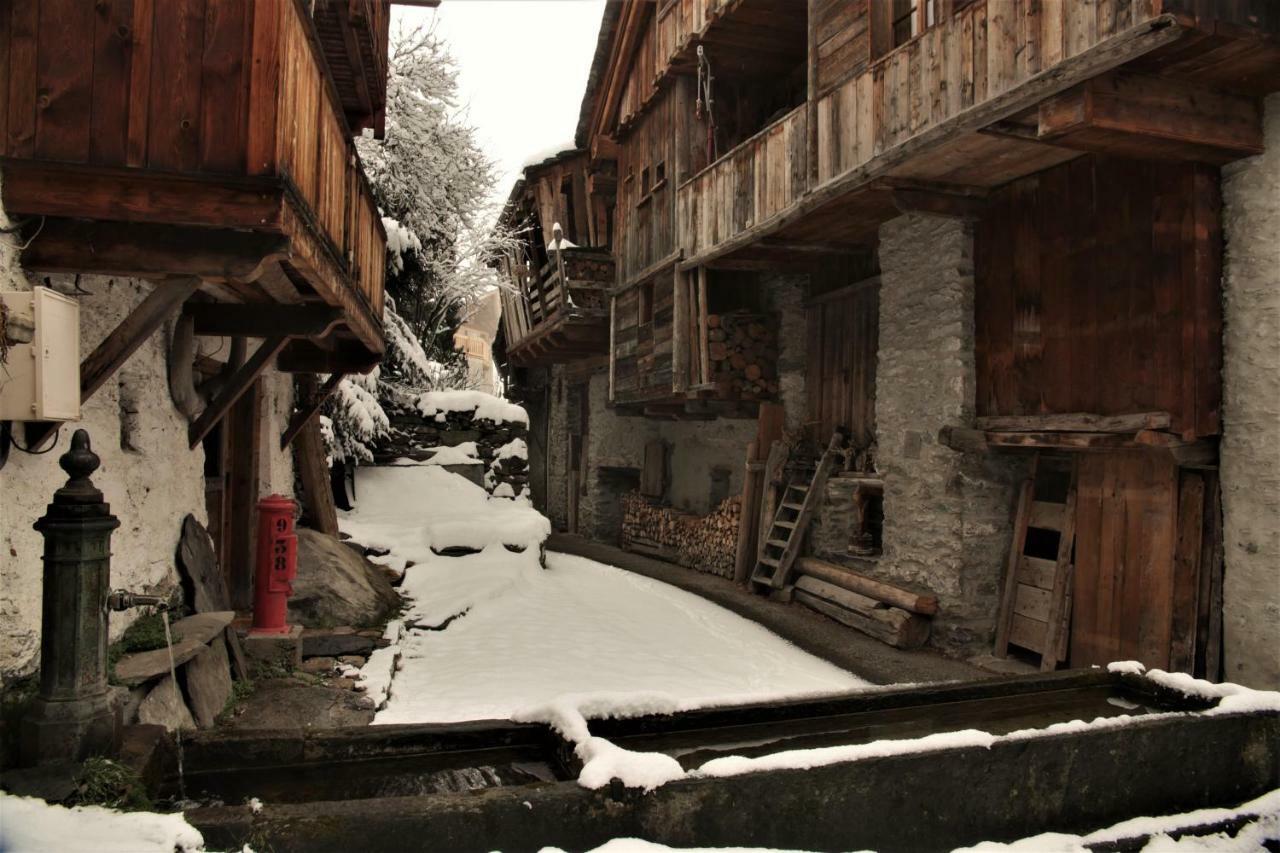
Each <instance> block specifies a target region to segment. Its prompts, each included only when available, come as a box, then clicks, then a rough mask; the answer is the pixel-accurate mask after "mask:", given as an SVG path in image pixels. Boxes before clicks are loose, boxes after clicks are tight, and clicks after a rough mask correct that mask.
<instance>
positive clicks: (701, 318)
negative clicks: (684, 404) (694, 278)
mask: <svg viewBox="0 0 1280 853" xmlns="http://www.w3.org/2000/svg"><path fill="white" fill-rule="evenodd" d="M708 331H709V330H708V328H707V268H706V267H698V365H699V368H698V384H699V385H705V384H707V383H708V382H710V381H711V350H710V349H709V342H708V341H707V332H708Z"/></svg>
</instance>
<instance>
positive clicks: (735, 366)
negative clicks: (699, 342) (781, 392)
mask: <svg viewBox="0 0 1280 853" xmlns="http://www.w3.org/2000/svg"><path fill="white" fill-rule="evenodd" d="M707 351H708V355H709V357H710V362H711V381H712V382H714V383H715V385H716V394H717V395H718V396H719V397H721V398H723V399H727V400H737V399H747V400H759V399H767V398H771V397H776V396H777V394H778V336H777V333H776V332H775V331H774V323H772V322H771V321H770V319H769V318H768V317H766V316H764V315H762V314H708V315H707Z"/></svg>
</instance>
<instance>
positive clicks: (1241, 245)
mask: <svg viewBox="0 0 1280 853" xmlns="http://www.w3.org/2000/svg"><path fill="white" fill-rule="evenodd" d="M1265 107H1266V117H1265V133H1266V146H1267V148H1266V152H1265V153H1263V154H1260V155H1258V156H1257V157H1250V158H1248V159H1247V160H1241V161H1239V162H1237V163H1233V164H1231V165H1229V166H1226V167H1224V168H1223V170H1222V196H1223V233H1224V236H1225V242H1226V249H1225V256H1224V258H1223V281H1222V289H1223V295H1224V298H1225V311H1224V327H1225V329H1224V342H1223V343H1224V359H1223V364H1224V368H1223V374H1224V375H1223V385H1224V387H1223V392H1224V400H1223V409H1222V421H1223V436H1222V450H1221V472H1222V507H1223V542H1224V552H1225V553H1224V569H1223V631H1224V638H1223V641H1224V654H1225V658H1226V666H1225V669H1224V671H1223V677H1224V679H1225V680H1228V681H1238V682H1240V683H1243V684H1247V685H1249V686H1251V687H1259V688H1267V689H1271V690H1276V689H1280V642H1277V630H1276V629H1277V625H1280V521H1277V519H1280V95H1271V96H1270V97H1269V98H1267V100H1266V103H1265Z"/></svg>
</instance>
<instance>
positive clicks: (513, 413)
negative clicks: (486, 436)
mask: <svg viewBox="0 0 1280 853" xmlns="http://www.w3.org/2000/svg"><path fill="white" fill-rule="evenodd" d="M418 411H420V412H422V415H423V417H428V418H432V417H434V418H437V420H439V417H438V416H440V415H443V414H444V413H445V412H475V418H476V420H487V421H493V422H494V423H502V422H504V421H505V422H507V423H515V424H525V425H528V423H529V415H528V414H526V413H525V410H524V409H522V408H520V407H519V406H517V405H516V404H515V403H509V402H507V401H506V400H504V399H502V398H501V397H495V396H493V395H492V394H486V393H484V392H483V391H428V392H427V393H425V394H423V395H422V396H421V397H419V398H418Z"/></svg>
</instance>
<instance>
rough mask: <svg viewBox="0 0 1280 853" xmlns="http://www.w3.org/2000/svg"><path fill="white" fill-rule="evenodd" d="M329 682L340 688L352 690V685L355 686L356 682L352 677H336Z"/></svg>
mask: <svg viewBox="0 0 1280 853" xmlns="http://www.w3.org/2000/svg"><path fill="white" fill-rule="evenodd" d="M329 683H330V684H331V685H332V686H334V687H337V688H340V689H342V690H350V689H351V688H352V687H354V686H355V682H354V681H353V680H351V679H350V678H335V679H334V680H333V681H331V682H329Z"/></svg>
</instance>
